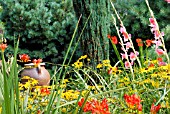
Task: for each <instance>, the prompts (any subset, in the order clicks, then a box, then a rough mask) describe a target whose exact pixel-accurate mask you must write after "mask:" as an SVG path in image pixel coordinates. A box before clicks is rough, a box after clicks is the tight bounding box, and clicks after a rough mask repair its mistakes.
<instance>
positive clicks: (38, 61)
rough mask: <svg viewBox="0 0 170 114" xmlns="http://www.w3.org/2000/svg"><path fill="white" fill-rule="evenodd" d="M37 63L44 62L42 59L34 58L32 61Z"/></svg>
mask: <svg viewBox="0 0 170 114" xmlns="http://www.w3.org/2000/svg"><path fill="white" fill-rule="evenodd" d="M32 62H33V63H34V64H35V65H38V64H39V63H41V62H42V59H38V60H37V59H33V61H32Z"/></svg>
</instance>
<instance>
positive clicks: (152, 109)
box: [150, 103, 161, 114]
mask: <svg viewBox="0 0 170 114" xmlns="http://www.w3.org/2000/svg"><path fill="white" fill-rule="evenodd" d="M160 108H161V105H160V104H158V105H157V106H155V105H154V103H153V104H152V105H151V110H150V112H151V114H156V113H157V112H158V111H159V109H160Z"/></svg>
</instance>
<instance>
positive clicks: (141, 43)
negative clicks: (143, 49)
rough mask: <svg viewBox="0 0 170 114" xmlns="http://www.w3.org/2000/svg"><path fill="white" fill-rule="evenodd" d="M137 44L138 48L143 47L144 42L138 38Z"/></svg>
mask: <svg viewBox="0 0 170 114" xmlns="http://www.w3.org/2000/svg"><path fill="white" fill-rule="evenodd" d="M136 42H137V44H138V46H143V42H142V40H141V39H140V38H137V39H136Z"/></svg>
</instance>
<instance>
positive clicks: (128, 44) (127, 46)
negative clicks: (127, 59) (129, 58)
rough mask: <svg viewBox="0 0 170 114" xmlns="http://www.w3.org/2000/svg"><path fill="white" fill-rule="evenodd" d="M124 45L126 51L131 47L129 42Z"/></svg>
mask: <svg viewBox="0 0 170 114" xmlns="http://www.w3.org/2000/svg"><path fill="white" fill-rule="evenodd" d="M125 45H126V50H128V49H129V48H130V47H131V43H130V42H127V43H126V44H125Z"/></svg>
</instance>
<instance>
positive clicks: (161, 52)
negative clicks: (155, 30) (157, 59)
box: [156, 49, 164, 55]
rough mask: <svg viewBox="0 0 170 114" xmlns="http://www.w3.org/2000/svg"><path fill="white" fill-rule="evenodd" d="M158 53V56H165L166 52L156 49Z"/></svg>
mask: <svg viewBox="0 0 170 114" xmlns="http://www.w3.org/2000/svg"><path fill="white" fill-rule="evenodd" d="M156 53H157V54H158V55H162V54H164V51H163V50H162V49H156Z"/></svg>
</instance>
